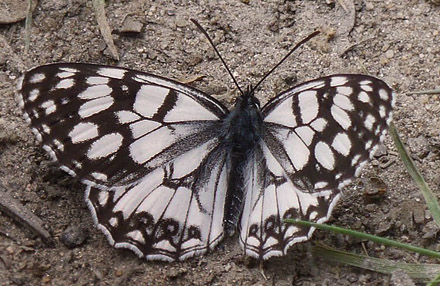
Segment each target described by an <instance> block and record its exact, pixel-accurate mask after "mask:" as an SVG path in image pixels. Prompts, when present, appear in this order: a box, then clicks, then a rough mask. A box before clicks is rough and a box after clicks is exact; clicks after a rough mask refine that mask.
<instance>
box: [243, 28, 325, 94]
mask: <svg viewBox="0 0 440 286" xmlns="http://www.w3.org/2000/svg"><path fill="white" fill-rule="evenodd" d="M319 33H320V32H319V31H315V32H313V33H311V34H310V35H308V36H307V37H306V38H304V39H302V40H301V42H299V43H298V44H296V45H295V47H293V49H292V50H290V52H288V53H287V55H285V56H284V58H282V59H281V61H280V62H279V63H278V64H277V65H275V66H274V67H273V68H272V69H271V70H270V71H269V72H268V73H266V74H265V75H264V76H263V78H262V79H260V81H259V82H258V83H257V84H256V85H255V86H254V88H253V89H252V91H251V92H252V93H253V92H254V91H255V90H256V89H257V87H258V86H259V85H260V84H261V83H262V82H263V81H264V80H265V79H266V78H267V77H268V76H269V75H270V74H271V73H272V72H273V71H274V70H275V69H276V68H277V67H279V66H280V65H281V64H282V63H283V62H284V61H285V60H286V59H287V58H288V57H289V56H290V55H291V54H292V53H293V52H294V51H296V49H298V48H299V47H301V46H302V45H303V44H305V43H307V42H308V41H310V39H312V38H313V37H315V36H316V35H318V34H319Z"/></svg>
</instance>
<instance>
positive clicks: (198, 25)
mask: <svg viewBox="0 0 440 286" xmlns="http://www.w3.org/2000/svg"><path fill="white" fill-rule="evenodd" d="M190 20H191V22H193V23H194V25H196V26H197V28H198V29H199V30H200V31H201V32H202V33H203V34H204V35H205V37H206V38H207V39H208V41H209V43H210V44H211V46H212V47H213V48H214V51H215V52H216V53H217V56H218V57H219V58H220V60H221V61H222V63H223V65H224V66H225V68H226V70H227V71H228V73H229V75H230V76H231V78H232V80H233V81H234V83H235V85H236V86H237V88H238V90H239V91H240V93H241V95H244V92H243V91H242V90H241V88H240V86H239V85H238V82H237V80H235V77H234V76H233V75H232V72H231V71H230V70H229V68H228V65H227V64H226V62H225V60H224V59H223V58H222V56H221V55H220V53H219V51H218V50H217V48H216V47H215V45H214V42H213V41H212V40H211V37H209V35H208V33H207V32H206V30H205V29H203V27H202V26H201V25H200V24H199V22H197V21H196V20H194V19H190Z"/></svg>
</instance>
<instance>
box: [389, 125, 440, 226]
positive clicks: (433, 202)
mask: <svg viewBox="0 0 440 286" xmlns="http://www.w3.org/2000/svg"><path fill="white" fill-rule="evenodd" d="M390 135H391V137H392V138H393V140H394V144H395V145H396V148H397V151H399V154H400V157H401V158H402V161H403V164H404V165H405V167H406V169H407V170H408V173H409V174H410V175H411V177H412V178H413V180H414V181H415V182H416V184H417V186H418V187H419V189H420V192H421V193H422V195H423V197H424V198H425V201H426V205H427V206H428V209H429V211H430V212H431V215H432V217H433V218H434V221H435V222H436V223H437V225H439V226H440V206H439V204H438V201H437V198H436V197H435V195H434V194H433V193H432V191H431V189H430V188H429V187H428V185H427V184H426V183H425V180H424V179H423V177H422V175H421V174H420V172H419V171H418V170H417V168H416V166H415V165H414V162H413V160H412V159H411V157H410V156H409V155H408V152H407V151H406V149H405V147H404V146H403V143H402V141H401V140H400V137H399V134H398V133H397V130H396V127H395V126H394V124H393V123H391V124H390Z"/></svg>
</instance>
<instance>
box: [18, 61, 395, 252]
mask: <svg viewBox="0 0 440 286" xmlns="http://www.w3.org/2000/svg"><path fill="white" fill-rule="evenodd" d="M254 91H255V89H253V88H252V87H249V88H248V89H247V90H245V91H244V92H242V94H241V95H240V96H239V97H238V98H237V99H236V102H235V105H234V107H233V108H232V109H231V110H228V109H227V108H226V107H225V106H224V105H223V104H222V103H221V102H220V101H218V100H216V99H215V98H213V97H211V96H209V95H207V94H205V93H203V92H201V91H199V90H197V89H195V88H193V87H191V86H188V85H185V84H182V83H179V82H176V81H174V80H171V79H167V78H164V77H160V76H157V75H153V74H150V73H144V72H141V71H136V70H131V69H126V68H121V67H113V66H104V65H94V64H85V63H57V64H48V65H43V66H39V67H36V68H33V69H31V70H29V71H28V72H27V73H26V74H25V75H24V76H23V77H22V78H21V79H20V81H19V84H18V91H17V93H16V95H17V96H16V99H17V102H18V105H19V106H20V108H21V109H22V111H23V114H24V118H25V119H26V121H27V122H28V123H29V124H30V126H31V128H32V131H33V133H34V134H35V136H36V138H37V140H38V141H40V142H41V143H42V145H43V149H44V150H46V151H47V152H48V154H49V156H50V157H51V158H52V159H53V160H56V161H58V162H59V164H60V165H61V169H63V170H64V171H66V172H67V173H68V174H70V175H72V176H75V177H78V178H80V179H81V181H82V182H83V183H84V184H85V185H86V192H85V200H86V202H87V205H88V207H89V209H90V211H91V213H92V216H93V220H94V222H95V223H96V225H97V227H98V228H99V229H101V230H102V231H103V232H104V234H105V236H106V237H107V239H108V240H109V242H110V244H111V245H113V246H114V247H117V248H128V249H130V250H132V251H133V252H135V253H136V254H137V255H138V256H139V257H144V258H146V259H148V260H166V261H174V260H184V259H186V258H188V257H192V256H196V255H201V254H203V253H206V252H207V251H209V250H212V249H213V248H214V247H215V246H216V245H217V244H218V243H219V242H220V241H221V240H222V238H223V237H224V236H225V233H226V232H228V231H230V230H235V229H236V230H237V232H238V238H239V242H240V244H241V246H242V248H243V249H244V252H245V253H246V254H247V255H249V256H252V257H255V258H258V259H268V258H269V257H272V256H280V255H284V254H286V252H287V250H288V248H289V247H290V246H292V245H293V244H295V243H298V242H301V241H305V240H307V239H309V238H310V237H311V235H312V233H313V231H314V229H313V228H309V227H305V226H298V225H293V224H285V223H283V220H285V219H288V218H300V219H303V220H309V221H314V222H318V223H322V222H325V221H327V220H328V219H329V217H330V214H331V212H332V209H333V208H334V206H335V204H336V203H337V201H338V199H339V198H340V196H341V191H340V190H341V188H343V187H344V186H345V185H347V184H348V183H350V182H351V180H352V179H353V177H355V176H356V175H358V174H359V172H360V170H361V167H362V166H363V165H364V164H365V163H366V162H367V161H368V159H369V158H370V157H372V155H373V154H374V152H375V150H376V149H377V147H378V145H379V144H380V143H381V142H382V141H383V138H384V136H385V134H386V130H387V126H388V124H389V123H390V121H391V118H392V106H393V104H394V92H393V91H392V89H391V88H390V87H389V86H388V85H387V84H386V83H385V82H383V81H382V80H379V79H377V78H374V77H372V76H367V75H357V74H338V75H332V76H326V77H322V78H317V79H314V80H311V81H308V82H305V83H302V84H299V85H297V86H295V87H293V88H291V89H288V90H286V91H284V92H282V93H281V94H279V95H277V96H276V97H274V98H273V99H271V100H270V101H269V102H268V103H266V104H265V105H264V106H263V107H260V103H259V100H258V99H257V98H256V97H255V95H254Z"/></svg>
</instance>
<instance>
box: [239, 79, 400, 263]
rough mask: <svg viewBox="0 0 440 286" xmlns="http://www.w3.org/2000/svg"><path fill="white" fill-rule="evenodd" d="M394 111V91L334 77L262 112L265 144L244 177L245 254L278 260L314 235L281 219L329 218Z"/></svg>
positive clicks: (295, 92)
mask: <svg viewBox="0 0 440 286" xmlns="http://www.w3.org/2000/svg"><path fill="white" fill-rule="evenodd" d="M393 104H394V94H393V91H392V90H391V89H390V88H389V87H388V86H387V85H386V84H385V83H384V82H383V81H381V80H378V79H376V78H373V77H370V76H364V75H334V76H329V77H324V78H320V79H316V80H313V81H310V82H307V83H304V84H301V85H299V86H297V87H294V88H292V89H290V90H288V91H286V92H284V93H282V94H281V95H279V96H277V97H275V98H274V99H273V100H271V101H270V102H268V104H266V105H265V106H264V107H263V108H262V113H263V116H264V122H263V125H262V128H261V129H262V132H261V133H262V134H261V135H262V139H261V141H260V142H259V144H258V146H257V147H256V148H255V152H253V154H252V156H251V159H250V162H249V164H248V167H247V170H246V171H245V175H246V176H248V178H247V189H246V191H245V193H246V197H245V199H244V208H243V213H242V218H241V222H240V225H239V229H240V242H241V244H242V245H243V247H244V248H245V252H246V253H247V254H248V255H251V256H254V257H257V258H260V259H267V258H269V257H271V256H278V255H283V254H285V253H286V251H287V249H288V247H289V246H290V245H292V244H293V243H296V242H299V241H303V240H307V239H308V238H310V236H311V234H312V233H313V229H308V228H304V227H299V226H295V225H287V224H284V223H283V222H282V221H283V219H286V218H299V219H303V220H309V221H314V222H325V221H327V220H328V219H329V217H330V214H331V211H332V209H333V206H334V205H335V204H336V202H337V200H338V198H339V196H340V189H341V188H342V187H344V186H345V185H347V184H348V183H350V182H351V180H352V179H353V177H354V176H356V175H357V174H358V173H359V171H360V170H361V167H362V166H363V165H364V164H365V163H366V161H367V160H368V159H369V158H371V157H372V155H373V154H374V152H375V150H376V148H377V147H378V145H379V143H380V142H381V141H382V140H383V137H384V135H385V133H386V130H387V127H388V124H389V122H390V121H391V118H392V106H393Z"/></svg>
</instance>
